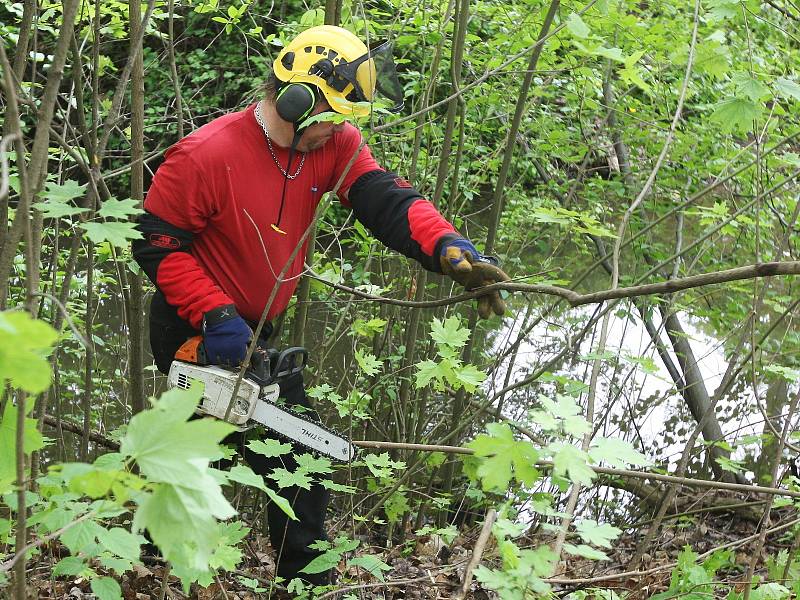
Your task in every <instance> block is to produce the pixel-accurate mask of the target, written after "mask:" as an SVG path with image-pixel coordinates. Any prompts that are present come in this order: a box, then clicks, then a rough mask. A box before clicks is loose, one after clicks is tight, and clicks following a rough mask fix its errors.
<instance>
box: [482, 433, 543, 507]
mask: <svg viewBox="0 0 800 600" xmlns="http://www.w3.org/2000/svg"><path fill="white" fill-rule="evenodd" d="M486 429H487V430H488V432H489V435H479V436H477V437H476V438H475V439H474V440H473V441H472V442H470V443H469V444H467V446H468V447H470V448H472V449H473V450H475V455H476V456H477V457H480V458H483V460H482V461H481V463H480V464H479V466H478V469H477V472H476V473H477V476H478V477H479V478H480V479H481V483H482V485H483V489H484V490H486V491H498V492H504V491H506V490H507V488H508V484H509V482H510V481H511V478H512V477H514V478H516V479H517V481H519V482H520V483H523V484H525V485H527V486H531V485H533V484H534V482H535V481H536V479H537V478H538V476H539V471H538V470H537V469H536V466H535V465H536V461H537V460H538V459H539V454H538V452H536V449H535V448H534V447H533V444H531V443H530V442H521V441H517V440H515V439H514V434H513V433H512V432H511V427H510V426H509V425H508V424H507V423H489V424H488V425H487V426H486Z"/></svg>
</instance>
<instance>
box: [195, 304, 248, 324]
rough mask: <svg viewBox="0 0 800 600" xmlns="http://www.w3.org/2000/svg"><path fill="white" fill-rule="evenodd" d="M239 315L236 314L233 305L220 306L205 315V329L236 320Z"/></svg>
mask: <svg viewBox="0 0 800 600" xmlns="http://www.w3.org/2000/svg"><path fill="white" fill-rule="evenodd" d="M238 317H239V313H238V312H236V307H235V306H234V305H233V304H226V305H225V306H218V307H217V308H213V309H211V310H210V311H208V312H207V313H205V314H203V329H205V327H206V326H207V325H219V324H220V323H224V322H225V321H230V320H231V319H236V318H238Z"/></svg>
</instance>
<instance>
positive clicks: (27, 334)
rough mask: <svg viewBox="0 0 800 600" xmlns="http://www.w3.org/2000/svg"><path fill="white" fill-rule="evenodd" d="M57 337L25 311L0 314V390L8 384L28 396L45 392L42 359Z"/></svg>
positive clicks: (47, 382)
mask: <svg viewBox="0 0 800 600" xmlns="http://www.w3.org/2000/svg"><path fill="white" fill-rule="evenodd" d="M57 337H58V334H57V333H56V331H55V329H53V328H52V327H51V326H50V325H48V324H47V323H45V322H44V321H38V320H36V319H34V318H33V317H31V316H30V314H29V313H27V312H25V311H21V310H18V311H5V312H0V386H4V385H5V382H6V381H9V382H10V383H11V386H12V387H15V388H19V389H21V390H24V391H26V392H30V393H32V394H38V393H40V392H43V391H44V390H46V389H47V388H48V387H49V386H50V377H51V369H50V363H49V362H48V361H47V358H46V356H47V354H49V350H50V348H51V347H52V345H53V344H54V343H55V341H56V338H57ZM31 404H32V403H31Z"/></svg>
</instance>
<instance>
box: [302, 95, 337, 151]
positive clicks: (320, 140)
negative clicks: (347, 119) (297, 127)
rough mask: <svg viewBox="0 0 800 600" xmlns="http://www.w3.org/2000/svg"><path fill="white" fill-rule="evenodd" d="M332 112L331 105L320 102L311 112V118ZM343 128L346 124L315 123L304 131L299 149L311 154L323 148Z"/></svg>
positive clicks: (323, 101)
mask: <svg viewBox="0 0 800 600" xmlns="http://www.w3.org/2000/svg"><path fill="white" fill-rule="evenodd" d="M330 111H331V107H330V105H329V104H328V103H327V102H326V101H325V100H320V101H319V102H317V105H316V106H315V107H314V110H313V111H312V112H311V116H312V117H313V116H314V115H318V114H320V113H323V112H330ZM343 127H344V123H333V122H331V121H319V122H317V123H313V124H311V125H309V126H308V127H306V129H305V131H303V135H302V137H301V138H300V142H299V143H298V144H297V149H298V150H300V151H301V152H310V151H311V150H316V149H317V148H321V147H322V146H324V145H325V144H326V142H327V141H328V140H329V139H331V138H332V137H333V134H334V133H336V132H337V131H341V129H342V128H343Z"/></svg>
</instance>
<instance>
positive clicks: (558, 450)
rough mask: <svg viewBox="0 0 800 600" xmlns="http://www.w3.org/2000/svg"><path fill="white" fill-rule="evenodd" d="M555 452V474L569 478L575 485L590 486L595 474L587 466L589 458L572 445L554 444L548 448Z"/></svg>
mask: <svg viewBox="0 0 800 600" xmlns="http://www.w3.org/2000/svg"><path fill="white" fill-rule="evenodd" d="M548 449H550V450H551V451H552V452H553V474H554V475H556V476H557V477H568V478H569V480H570V481H572V482H573V483H580V484H583V485H590V484H591V483H592V480H593V479H594V478H595V472H594V471H593V470H592V469H591V468H589V465H588V464H587V461H588V458H589V456H588V455H587V454H586V453H585V452H583V451H582V450H580V449H579V448H576V447H575V446H573V445H571V444H566V443H563V442H554V443H552V444H550V445H549V446H548Z"/></svg>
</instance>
